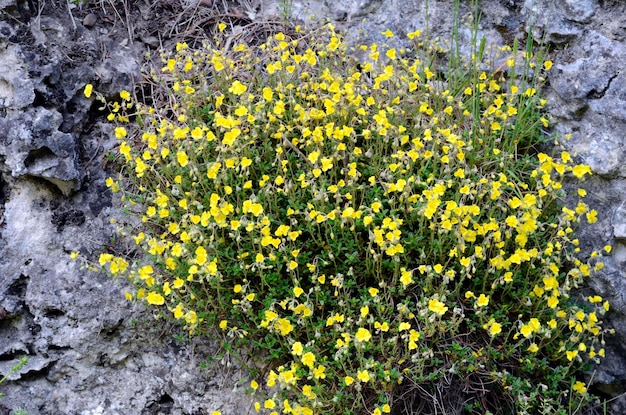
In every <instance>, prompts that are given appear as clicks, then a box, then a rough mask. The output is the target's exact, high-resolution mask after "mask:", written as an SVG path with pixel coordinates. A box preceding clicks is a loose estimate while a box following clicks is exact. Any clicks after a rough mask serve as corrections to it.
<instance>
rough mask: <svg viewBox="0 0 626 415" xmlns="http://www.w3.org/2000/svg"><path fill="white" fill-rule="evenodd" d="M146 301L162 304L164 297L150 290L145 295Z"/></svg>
mask: <svg viewBox="0 0 626 415" xmlns="http://www.w3.org/2000/svg"><path fill="white" fill-rule="evenodd" d="M146 301H147V302H148V303H150V304H152V305H162V304H164V303H165V298H163V296H162V295H161V294H159V293H155V292H154V291H150V292H149V293H148V295H147V296H146Z"/></svg>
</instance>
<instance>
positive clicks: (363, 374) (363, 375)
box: [356, 369, 370, 383]
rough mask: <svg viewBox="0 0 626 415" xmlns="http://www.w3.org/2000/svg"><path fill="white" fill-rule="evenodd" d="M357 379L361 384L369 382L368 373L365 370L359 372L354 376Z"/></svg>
mask: <svg viewBox="0 0 626 415" xmlns="http://www.w3.org/2000/svg"><path fill="white" fill-rule="evenodd" d="M356 377H357V379H359V380H360V381H361V382H364V383H367V382H369V380H370V372H368V371H367V369H365V370H359V371H358V372H357V375H356Z"/></svg>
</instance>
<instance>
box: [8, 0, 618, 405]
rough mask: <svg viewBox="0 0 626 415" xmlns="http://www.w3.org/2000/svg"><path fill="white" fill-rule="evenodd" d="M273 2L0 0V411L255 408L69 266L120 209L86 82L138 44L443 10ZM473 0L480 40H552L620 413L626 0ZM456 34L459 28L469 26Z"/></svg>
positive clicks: (608, 387) (391, 20)
mask: <svg viewBox="0 0 626 415" xmlns="http://www.w3.org/2000/svg"><path fill="white" fill-rule="evenodd" d="M280 3H281V2H272V1H261V0H258V1H255V0H247V1H238V2H227V1H222V0H200V1H199V2H196V1H195V0H188V1H187V0H164V1H152V0H146V1H142V0H125V1H121V0H106V1H105V0H98V1H96V0H89V1H88V2H87V3H85V4H82V5H80V4H73V3H66V2H64V1H61V0H48V1H44V0H26V1H23V0H20V1H18V0H0V373H2V374H4V373H7V372H8V370H9V368H10V367H11V366H12V365H14V364H15V363H16V362H17V361H18V360H19V358H20V357H22V356H28V357H29V364H28V365H27V366H25V367H24V368H23V369H22V370H20V371H19V372H18V373H16V374H15V375H13V376H12V377H11V379H10V381H7V382H6V383H4V384H2V386H0V390H1V391H2V393H4V395H5V397H4V399H3V400H1V401H0V414H3V413H12V412H11V411H14V410H16V409H17V408H24V409H26V410H27V411H28V413H29V414H31V415H36V414H51V415H57V414H89V415H91V414H93V415H95V414H208V413H211V411H214V410H221V411H222V413H224V414H245V413H249V412H250V413H251V412H253V410H251V406H250V402H249V399H247V398H246V396H245V395H244V394H242V393H241V389H243V388H245V385H246V383H247V382H246V379H245V376H244V374H243V373H242V371H241V370H239V369H238V366H237V364H236V362H234V361H232V359H230V358H229V356H228V355H224V353H223V351H221V350H219V348H218V346H217V344H216V343H215V342H213V341H211V340H209V339H194V341H192V342H189V341H185V339H184V336H182V337H183V338H181V336H177V335H179V334H180V333H179V332H178V331H177V330H178V329H177V328H176V327H170V326H167V325H162V324H159V323H157V322H154V320H153V319H152V316H151V315H150V314H148V313H147V312H146V311H145V310H143V309H142V308H141V307H140V306H138V305H133V304H130V303H128V302H127V301H126V300H125V299H124V296H123V293H124V291H125V289H126V287H125V286H124V284H123V282H116V281H113V280H111V279H110V278H109V277H107V276H106V275H103V274H98V273H93V272H89V271H86V270H83V269H81V266H80V264H79V263H77V262H75V261H72V260H71V259H70V253H71V252H74V251H80V252H81V255H82V256H83V257H85V258H90V259H93V258H95V255H96V254H97V253H98V252H99V251H100V250H101V249H102V247H103V246H104V245H106V244H113V243H115V241H114V240H113V238H114V237H115V225H114V224H111V223H110V218H116V217H119V216H120V215H121V212H120V211H119V209H118V208H117V206H116V202H115V199H114V197H113V196H112V195H111V194H110V193H109V192H108V191H107V190H106V187H105V185H104V179H105V178H106V177H107V174H108V171H107V170H108V168H110V165H109V164H107V163H108V162H107V158H106V157H105V155H106V153H107V152H108V151H110V150H111V149H112V148H113V146H115V144H116V143H115V139H114V138H112V137H111V134H110V127H109V126H107V125H106V124H103V123H102V113H101V112H100V111H98V107H99V104H98V103H97V102H94V101H92V100H88V99H86V98H85V97H84V96H83V93H82V91H83V88H84V85H85V84H87V83H92V84H94V87H95V89H96V90H98V91H99V92H101V93H102V94H104V95H105V96H106V97H109V98H115V97H116V96H117V94H118V93H119V91H120V90H122V89H124V88H126V89H129V90H130V89H132V85H133V84H134V83H135V82H137V81H140V80H141V79H142V74H141V68H142V67H144V66H145V64H146V58H145V53H146V52H148V51H151V52H152V53H153V56H154V55H158V50H160V49H161V48H162V49H163V50H171V49H172V47H173V46H174V45H175V43H176V42H177V41H181V40H183V41H187V42H189V43H193V42H200V41H201V40H202V39H205V38H210V37H211V36H212V34H213V33H214V31H215V26H216V23H217V22H219V21H225V22H227V23H229V24H230V26H231V27H232V28H234V30H235V31H247V32H246V33H251V34H254V33H256V35H257V36H259V33H263V30H265V29H264V28H267V26H268V25H276V24H281V22H282V21H284V20H282V19H285V18H288V19H289V20H291V21H294V20H299V21H303V22H305V21H312V20H316V19H317V20H320V19H331V20H333V21H334V22H336V24H337V25H338V26H340V27H343V28H346V29H347V30H348V31H349V33H350V37H351V38H353V39H354V38H356V37H357V36H360V37H361V38H362V39H363V40H364V41H368V40H369V41H380V40H381V39H382V35H380V32H382V31H383V30H385V29H387V28H389V29H391V30H392V31H394V32H395V33H396V34H397V35H398V38H399V37H401V35H402V34H404V33H406V32H409V31H412V30H415V29H418V28H424V27H425V26H426V24H427V23H428V25H429V28H430V30H431V33H432V35H433V36H438V35H439V36H441V37H442V38H444V37H446V36H448V35H447V34H448V33H449V31H450V29H451V27H452V23H453V20H452V13H451V10H452V1H451V0H431V1H429V2H423V1H418V0H359V1H357V0H352V1H343V2H330V1H322V0H319V1H317V0H315V1H314V0H310V1H307V0H302V1H296V0H294V1H293V2H282V5H281V4H280ZM462 3H463V4H462V5H461V13H462V15H467V13H469V11H470V8H469V6H467V4H466V3H467V2H462ZM285 6H288V7H286V8H285ZM426 12H428V15H429V19H428V22H427V21H426V19H425V16H426ZM481 12H482V16H483V17H482V20H481V24H480V29H481V31H480V35H481V36H485V37H486V38H487V39H488V43H491V44H493V45H502V44H510V43H511V42H512V40H513V39H515V38H518V39H522V38H523V37H524V36H525V33H527V32H530V31H532V32H534V33H535V35H536V36H537V37H544V38H545V39H546V40H547V41H548V42H550V43H551V45H552V55H553V56H551V58H552V60H553V61H554V68H553V70H552V73H551V75H550V78H549V86H548V88H547V90H546V93H547V94H548V98H549V106H550V111H551V113H552V115H553V117H555V119H556V120H557V121H558V124H557V125H556V127H555V128H554V131H553V132H555V133H558V134H564V133H571V134H572V139H571V140H570V141H569V144H568V146H569V147H570V149H571V150H572V152H574V153H576V154H577V157H579V158H580V160H581V161H584V162H586V163H588V164H590V166H591V167H592V170H593V171H594V173H595V174H596V175H595V177H594V178H593V180H591V181H590V182H589V184H588V192H589V195H590V196H589V199H590V200H589V202H590V204H591V205H592V207H594V208H595V209H597V210H598V212H599V218H600V220H599V223H598V224H597V226H594V227H593V228H582V229H581V230H580V231H579V232H580V237H581V240H582V241H583V245H584V246H596V247H597V246H604V245H606V244H613V246H614V249H613V251H612V254H611V256H610V257H609V258H607V261H606V268H605V270H604V272H603V273H602V274H599V275H597V276H595V277H594V278H593V279H592V280H590V285H591V287H592V288H593V289H594V290H595V291H596V292H597V293H598V294H600V295H602V296H604V297H606V298H607V299H609V300H610V301H611V303H612V311H611V313H610V314H609V318H610V321H611V323H612V325H613V326H614V327H615V328H616V330H617V333H616V335H615V336H613V337H612V338H610V339H607V342H608V346H609V347H608V348H607V352H608V358H607V359H605V361H604V363H603V364H602V365H601V366H600V367H598V368H597V370H596V372H595V374H594V382H596V389H597V390H599V391H602V392H603V393H605V394H606V396H607V397H616V399H614V400H612V401H611V403H610V406H611V408H612V409H613V413H615V414H621V413H626V399H624V398H622V395H621V394H622V393H624V392H625V391H626V352H625V350H624V349H625V345H626V317H625V313H626V297H625V295H624V293H626V286H625V284H626V283H625V281H626V278H625V277H626V275H625V274H626V266H625V264H626V207H625V203H626V202H625V201H626V164H624V162H623V160H625V159H626V154H625V153H626V141H625V140H626V139H625V136H624V131H626V74H625V73H624V72H623V69H622V68H623V64H624V56H626V23H624V22H626V3H624V2H622V1H620V0H613V1H612V0H604V1H600V0H598V1H595V0H562V1H560V2H552V1H550V0H526V1H524V2H522V1H518V0H494V1H491V2H481ZM460 36H461V39H462V40H464V41H465V42H468V41H469V39H470V31H469V29H464V28H462V29H461V31H460ZM205 363H206V364H205Z"/></svg>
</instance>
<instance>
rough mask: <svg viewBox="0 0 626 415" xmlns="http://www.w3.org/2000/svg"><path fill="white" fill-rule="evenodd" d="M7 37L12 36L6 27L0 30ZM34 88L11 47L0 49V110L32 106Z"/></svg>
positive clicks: (22, 62)
mask: <svg viewBox="0 0 626 415" xmlns="http://www.w3.org/2000/svg"><path fill="white" fill-rule="evenodd" d="M0 33H6V35H7V37H11V36H12V35H13V30H12V29H10V27H8V26H4V25H3V27H1V28H0ZM34 99H35V88H34V85H33V82H32V80H31V79H30V77H29V76H28V66H27V64H26V63H25V62H24V60H23V58H22V57H21V56H20V49H19V48H18V47H15V46H13V45H9V46H7V47H5V48H0V108H14V109H21V108H24V107H27V106H28V105H30V104H32V102H33V100H34Z"/></svg>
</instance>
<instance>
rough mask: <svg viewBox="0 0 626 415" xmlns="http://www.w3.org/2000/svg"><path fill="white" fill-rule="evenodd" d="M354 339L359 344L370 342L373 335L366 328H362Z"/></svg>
mask: <svg viewBox="0 0 626 415" xmlns="http://www.w3.org/2000/svg"><path fill="white" fill-rule="evenodd" d="M354 338H355V339H356V340H357V341H359V342H364V343H366V342H368V341H370V339H371V338H372V334H371V333H370V331H369V330H368V329H366V328H363V327H360V328H359V329H358V330H357V331H356V334H355V336H354Z"/></svg>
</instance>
